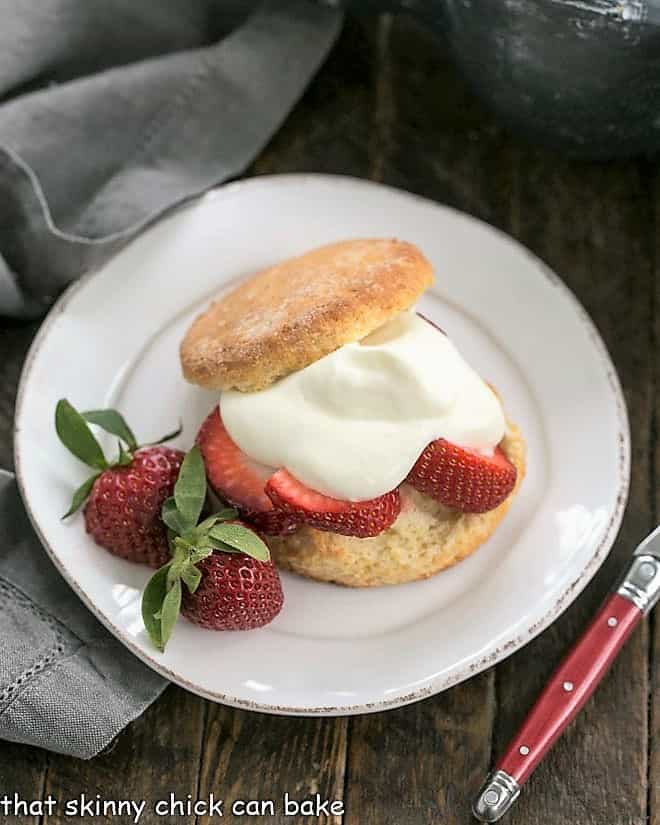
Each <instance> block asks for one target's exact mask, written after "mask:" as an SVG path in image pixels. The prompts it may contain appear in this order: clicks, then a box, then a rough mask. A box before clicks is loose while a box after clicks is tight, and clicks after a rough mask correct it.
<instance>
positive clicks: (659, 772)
mask: <svg viewBox="0 0 660 825" xmlns="http://www.w3.org/2000/svg"><path fill="white" fill-rule="evenodd" d="M653 171H654V184H655V185H654V192H653V194H654V202H655V210H654V218H655V222H654V238H655V272H654V275H655V280H654V295H653V308H654V313H653V337H652V340H651V347H650V348H651V352H652V353H654V354H655V373H654V376H653V384H652V387H653V404H654V409H653V428H652V430H651V444H650V453H651V456H652V461H653V466H652V472H651V507H652V508H653V514H654V522H655V524H659V523H660V357H659V355H660V242H659V241H658V238H660V173H659V172H658V169H657V166H656V167H655V169H654V170H653ZM659 610H660V608H658V607H656V609H655V613H654V614H653V615H652V617H651V628H652V643H651V659H650V668H649V674H650V677H651V685H650V687H651V696H650V703H649V714H650V715H649V722H650V725H649V737H650V738H649V823H650V825H660V615H659Z"/></svg>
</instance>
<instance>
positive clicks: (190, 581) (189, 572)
mask: <svg viewBox="0 0 660 825" xmlns="http://www.w3.org/2000/svg"><path fill="white" fill-rule="evenodd" d="M206 493H207V485H206V471H205V468H204V461H203V459H202V456H201V453H200V451H199V448H198V447H193V448H192V450H190V452H189V453H187V455H186V457H185V458H184V460H183V462H182V464H181V469H180V470H179V477H178V479H177V481H176V484H175V485H174V495H173V496H171V497H170V498H168V499H166V501H165V502H164V504H163V508H162V511H161V517H162V519H163V521H164V522H165V524H166V526H167V528H168V530H169V539H170V548H171V552H172V559H171V561H169V562H168V563H167V564H166V565H164V566H163V567H161V568H160V570H157V571H156V572H155V573H154V574H153V576H152V577H151V579H150V580H149V582H148V584H147V586H146V587H145V589H144V593H143V596H142V618H143V620H144V626H145V628H146V630H147V633H148V635H149V637H150V639H151V641H152V642H153V643H154V645H155V646H156V647H157V648H158V649H159V650H160V651H161V652H162V651H163V650H165V645H166V644H167V641H168V639H169V638H170V636H171V634H172V630H173V629H174V625H175V623H176V617H177V615H178V613H179V610H180V608H181V599H182V596H183V587H182V582H183V584H184V585H185V586H186V587H187V589H188V591H189V592H190V593H194V592H195V591H196V590H197V588H198V587H199V583H200V582H201V580H202V573H201V571H200V570H199V568H198V567H197V565H198V564H199V563H200V562H201V561H203V559H205V558H208V556H210V555H211V554H212V553H214V552H215V551H222V552H224V553H244V554H245V555H247V556H251V557H252V558H254V559H256V560H257V561H261V562H267V561H269V560H270V551H269V550H268V546H267V545H266V543H265V542H264V541H263V540H262V539H261V538H260V537H259V536H258V535H257V534H256V533H255V532H254V530H251V529H250V528H249V527H246V526H245V525H243V524H240V523H238V522H236V521H234V519H237V518H238V511H237V510H235V509H234V508H233V507H223V508H222V509H220V510H219V511H218V512H216V513H214V514H213V515H211V516H208V517H207V518H205V519H204V520H203V521H201V522H199V519H200V516H201V513H202V509H203V507H204V504H205V502H206ZM198 522H199V524H198Z"/></svg>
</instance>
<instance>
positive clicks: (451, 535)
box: [265, 424, 526, 587]
mask: <svg viewBox="0 0 660 825" xmlns="http://www.w3.org/2000/svg"><path fill="white" fill-rule="evenodd" d="M501 447H502V450H503V452H504V454H505V455H506V456H507V458H508V459H509V461H511V463H512V464H513V465H514V466H515V467H516V470H517V478H516V486H515V488H514V489H513V491H512V493H511V494H510V495H509V496H508V497H507V499H506V500H505V501H503V502H502V504H500V505H499V507H496V508H495V509H494V510H490V511H489V512H487V513H459V512H458V511H456V510H450V509H449V508H447V507H444V506H443V505H442V504H440V503H439V502H437V501H435V500H434V499H432V498H430V497H429V496H426V495H424V494H423V493H420V492H418V491H417V490H415V489H413V488H412V487H411V486H410V485H408V484H404V485H403V486H402V487H401V503H402V507H401V514H400V515H399V517H398V518H397V520H396V521H395V522H394V524H393V525H392V526H391V527H390V528H388V529H387V530H385V531H384V532H383V533H381V534H380V535H378V536H375V537H374V538H370V539H358V538H352V537H348V536H340V535H337V534H336V533H328V532H323V531H321V530H315V529H313V528H311V527H306V526H305V527H302V528H300V529H299V530H298V531H297V532H296V533H293V534H292V535H290V536H266V537H265V538H266V541H267V543H268V545H269V546H270V549H271V552H272V554H273V558H274V560H275V563H276V564H277V565H278V566H280V567H283V568H285V569H288V570H292V571H294V572H296V573H300V574H301V575H303V576H307V577H308V578H311V579H317V580H319V581H327V582H335V583H336V584H345V585H349V586H351V587H375V586H378V585H384V584H403V583H404V582H411V581H415V580H417V579H425V578H429V577H430V576H433V575H434V574H435V573H439V572H440V571H441V570H444V569H445V568H446V567H450V566H451V565H453V564H456V563H457V562H459V561H461V560H462V559H464V558H466V557H467V556H469V555H470V554H472V553H474V551H475V550H476V549H477V548H478V547H480V546H481V545H482V544H483V543H484V542H485V541H486V540H487V539H488V538H489V537H490V536H491V535H492V533H493V532H494V530H495V528H496V527H497V525H498V524H499V523H500V521H501V520H502V518H503V517H504V515H505V514H506V512H507V510H508V509H509V507H510V506H511V502H512V500H513V497H514V495H515V494H516V492H517V490H518V487H519V485H520V483H521V482H522V480H523V477H524V475H525V466H526V465H525V442H524V440H523V438H522V436H521V434H520V431H519V430H518V428H517V427H515V426H514V425H513V424H509V425H508V429H507V433H506V435H505V437H504V439H503V441H502V444H501Z"/></svg>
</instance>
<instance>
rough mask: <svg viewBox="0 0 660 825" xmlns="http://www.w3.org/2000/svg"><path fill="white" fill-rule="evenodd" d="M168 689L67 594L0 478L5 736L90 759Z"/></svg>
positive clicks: (12, 489) (1, 715)
mask: <svg viewBox="0 0 660 825" xmlns="http://www.w3.org/2000/svg"><path fill="white" fill-rule="evenodd" d="M165 685H166V682H165V681H164V680H163V679H161V677H160V676H157V675H156V674H155V673H154V672H153V671H152V670H150V669H149V668H147V667H145V665H143V664H142V662H140V661H139V660H138V659H136V658H135V657H134V656H133V655H132V654H131V653H129V652H128V650H127V649H126V648H125V647H124V646H123V645H122V644H121V643H120V642H118V641H117V640H116V639H115V638H114V636H111V635H110V634H109V633H108V632H107V631H106V630H105V628H104V627H103V626H102V625H101V624H100V623H99V622H98V621H97V619H95V618H94V616H93V615H92V614H91V613H90V612H89V611H88V610H87V608H86V607H85V606H84V605H83V603H82V602H81V601H80V600H79V599H78V597H77V596H75V595H74V593H73V591H72V590H70V589H69V587H68V585H67V584H66V583H65V581H64V579H62V578H61V576H60V575H59V573H58V572H57V570H56V569H55V568H54V567H53V565H52V563H51V562H50V560H49V559H48V557H47V556H46V553H45V551H44V549H43V548H42V546H41V544H40V543H39V540H38V539H37V537H36V536H35V534H34V531H33V530H32V527H31V525H30V523H29V520H28V518H27V515H26V513H25V509H24V508H23V503H22V501H21V497H20V495H19V493H18V488H17V486H16V482H15V480H14V477H13V476H12V475H11V474H10V473H7V472H5V471H4V470H0V737H2V738H3V739H10V740H12V741H14V742H25V743H27V744H29V745H39V746H40V747H42V748H48V749H49V750H53V751H58V752H59V753H67V754H71V755H72V756H78V757H81V758H83V759H89V758H90V757H91V756H94V755H95V754H96V753H98V752H99V751H100V750H101V749H102V748H104V747H105V746H106V745H107V744H108V743H109V742H110V741H111V740H112V739H113V738H114V737H115V736H116V735H117V734H118V733H119V731H120V730H121V729H122V728H123V727H124V726H125V725H127V724H128V722H131V721H132V720H133V719H135V718H136V716H139V715H140V713H142V711H143V710H144V709H145V708H146V707H147V706H148V705H149V704H150V703H151V702H152V701H153V700H154V699H155V698H156V697H157V696H158V695H159V694H160V693H161V691H162V690H163V689H164V687H165Z"/></svg>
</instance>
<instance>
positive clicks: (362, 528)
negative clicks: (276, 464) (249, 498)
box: [266, 470, 401, 538]
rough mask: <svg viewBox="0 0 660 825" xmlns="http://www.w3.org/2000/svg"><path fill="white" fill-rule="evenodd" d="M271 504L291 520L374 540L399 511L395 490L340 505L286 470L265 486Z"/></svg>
mask: <svg viewBox="0 0 660 825" xmlns="http://www.w3.org/2000/svg"><path fill="white" fill-rule="evenodd" d="M266 492H267V493H268V495H269V496H270V498H271V500H272V501H273V504H274V505H275V506H276V507H277V508H280V509H282V510H284V511H286V512H288V513H291V514H292V515H293V516H294V517H295V518H297V519H298V520H300V521H303V522H304V523H305V524H309V525H310V527H315V528H316V529H317V530H328V531H329V532H331V533H340V534H341V535H344V536H357V537H359V538H368V537H370V536H377V535H378V534H379V533H382V532H383V530H386V529H387V528H388V527H389V526H390V525H391V524H393V523H394V522H395V521H396V518H397V516H398V515H399V512H400V511H401V499H400V497H399V491H398V490H392V492H391V493H386V494H385V495H383V496H379V497H378V498H373V499H369V500H367V501H342V500H341V499H338V498H331V497H330V496H324V495H322V494H321V493H317V492H316V490H311V489H310V488H309V487H306V486H305V485H304V484H302V483H301V482H300V481H298V480H297V479H295V478H294V477H293V476H292V475H291V474H290V473H289V472H287V471H286V470H278V471H277V472H276V473H275V474H274V475H273V476H271V478H270V479H269V480H268V483H267V484H266Z"/></svg>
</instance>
